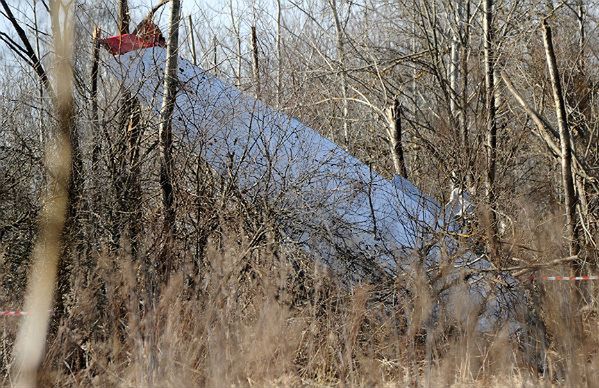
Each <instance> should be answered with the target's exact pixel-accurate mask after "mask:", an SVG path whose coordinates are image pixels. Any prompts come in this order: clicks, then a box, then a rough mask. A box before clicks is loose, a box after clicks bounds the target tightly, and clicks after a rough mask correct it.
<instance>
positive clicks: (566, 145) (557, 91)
mask: <svg viewBox="0 0 599 388" xmlns="http://www.w3.org/2000/svg"><path fill="white" fill-rule="evenodd" d="M543 43H544V45H545V54H546V56H547V65H548V67H549V76H550V78H551V80H550V81H551V86H552V88H553V101H554V104H555V114H556V117H557V123H558V131H559V138H560V153H561V167H562V185H563V189H564V206H565V211H566V233H567V238H568V245H569V250H570V256H575V255H578V252H579V250H580V247H579V244H578V231H577V228H576V195H575V192H574V177H573V174H572V148H571V147H572V144H571V138H570V129H569V127H568V116H567V114H566V108H565V103H564V95H563V92H562V86H561V81H560V75H559V71H558V69H557V61H556V58H555V51H554V48H553V39H552V35H551V28H550V27H549V25H548V24H547V21H546V20H544V21H543ZM578 264H579V263H575V270H576V271H579V270H580V268H579V265H578Z"/></svg>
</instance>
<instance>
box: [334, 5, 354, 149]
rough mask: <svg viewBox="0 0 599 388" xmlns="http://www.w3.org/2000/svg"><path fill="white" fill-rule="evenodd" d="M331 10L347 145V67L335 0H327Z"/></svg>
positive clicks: (344, 135) (344, 138)
mask: <svg viewBox="0 0 599 388" xmlns="http://www.w3.org/2000/svg"><path fill="white" fill-rule="evenodd" d="M329 5H330V7H331V11H332V12H333V19H334V21H335V34H336V50H337V61H338V62H339V64H338V68H339V74H340V75H341V103H342V104H343V106H342V117H341V118H342V122H343V123H342V124H343V141H344V143H345V146H346V147H347V146H348V145H349V121H348V117H349V101H348V100H347V94H348V93H347V91H348V83H347V69H346V68H345V67H346V60H345V45H344V32H343V28H342V26H341V20H339V12H338V10H337V2H336V0H329Z"/></svg>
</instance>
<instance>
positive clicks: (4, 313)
mask: <svg viewBox="0 0 599 388" xmlns="http://www.w3.org/2000/svg"><path fill="white" fill-rule="evenodd" d="M24 315H27V311H20V310H16V311H0V317H22V316H24Z"/></svg>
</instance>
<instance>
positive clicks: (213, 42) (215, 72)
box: [212, 35, 218, 75]
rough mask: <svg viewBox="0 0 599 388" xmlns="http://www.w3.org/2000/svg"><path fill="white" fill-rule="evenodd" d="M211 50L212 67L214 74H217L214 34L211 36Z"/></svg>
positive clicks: (216, 47)
mask: <svg viewBox="0 0 599 388" xmlns="http://www.w3.org/2000/svg"><path fill="white" fill-rule="evenodd" d="M212 50H213V52H212V69H213V71H214V75H218V39H216V35H214V36H213V37H212Z"/></svg>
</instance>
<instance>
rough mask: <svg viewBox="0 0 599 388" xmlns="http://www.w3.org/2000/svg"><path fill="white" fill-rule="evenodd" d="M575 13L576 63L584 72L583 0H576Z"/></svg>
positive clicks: (584, 34) (584, 33)
mask: <svg viewBox="0 0 599 388" xmlns="http://www.w3.org/2000/svg"><path fill="white" fill-rule="evenodd" d="M576 5H577V7H576V8H577V15H576V18H577V19H578V60H577V61H576V64H577V65H578V68H579V70H580V71H581V72H584V46H585V40H586V32H585V28H584V14H585V12H584V0H578V1H577V4H576Z"/></svg>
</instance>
